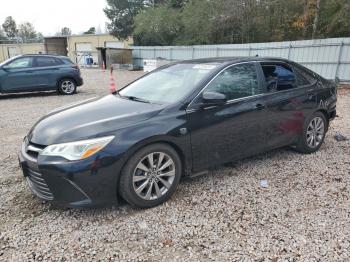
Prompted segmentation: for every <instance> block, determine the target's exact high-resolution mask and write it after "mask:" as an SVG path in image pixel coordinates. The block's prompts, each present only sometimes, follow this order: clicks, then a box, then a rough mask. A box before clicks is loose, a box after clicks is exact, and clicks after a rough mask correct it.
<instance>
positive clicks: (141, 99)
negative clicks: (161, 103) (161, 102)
mask: <svg viewBox="0 0 350 262" xmlns="http://www.w3.org/2000/svg"><path fill="white" fill-rule="evenodd" d="M119 96H120V97H122V98H126V99H129V100H132V101H137V102H142V103H147V104H151V101H149V100H146V99H143V98H139V97H136V96H122V95H121V94H119Z"/></svg>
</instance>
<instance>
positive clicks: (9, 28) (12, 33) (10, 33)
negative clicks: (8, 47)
mask: <svg viewBox="0 0 350 262" xmlns="http://www.w3.org/2000/svg"><path fill="white" fill-rule="evenodd" d="M2 28H3V29H4V31H5V33H6V35H7V37H9V38H14V37H16V36H17V33H18V30H17V25H16V21H15V20H14V19H13V18H12V16H8V17H6V19H5V22H4V23H3V24H2Z"/></svg>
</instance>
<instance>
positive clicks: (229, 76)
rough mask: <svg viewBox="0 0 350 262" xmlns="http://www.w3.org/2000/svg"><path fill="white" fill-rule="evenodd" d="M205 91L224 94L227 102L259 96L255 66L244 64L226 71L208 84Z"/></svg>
mask: <svg viewBox="0 0 350 262" xmlns="http://www.w3.org/2000/svg"><path fill="white" fill-rule="evenodd" d="M206 91H212V92H213V91H214V92H218V93H221V94H224V95H226V98H227V99H228V100H232V99H238V98H243V97H248V96H252V95H257V94H260V93H261V92H260V89H259V85H258V77H257V73H256V70H255V65H254V64H251V63H246V64H239V65H234V66H232V67H230V68H228V69H226V70H225V71H223V72H221V73H220V74H219V75H218V76H217V77H216V78H215V79H214V80H213V81H212V82H211V83H210V84H209V86H208V87H207V89H206Z"/></svg>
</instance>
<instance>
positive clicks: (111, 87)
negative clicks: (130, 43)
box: [109, 66, 117, 94]
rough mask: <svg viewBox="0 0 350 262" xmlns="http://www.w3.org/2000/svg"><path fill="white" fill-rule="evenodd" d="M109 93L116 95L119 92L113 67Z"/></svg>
mask: <svg viewBox="0 0 350 262" xmlns="http://www.w3.org/2000/svg"><path fill="white" fill-rule="evenodd" d="M109 92H110V93H111V94H115V93H116V92H117V88H116V85H115V80H114V76H113V66H111V73H110V77H109Z"/></svg>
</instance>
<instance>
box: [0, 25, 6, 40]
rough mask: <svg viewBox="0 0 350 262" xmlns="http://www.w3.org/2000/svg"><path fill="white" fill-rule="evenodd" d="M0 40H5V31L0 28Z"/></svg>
mask: <svg viewBox="0 0 350 262" xmlns="http://www.w3.org/2000/svg"><path fill="white" fill-rule="evenodd" d="M0 40H6V36H5V32H4V31H3V30H2V29H1V28H0Z"/></svg>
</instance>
